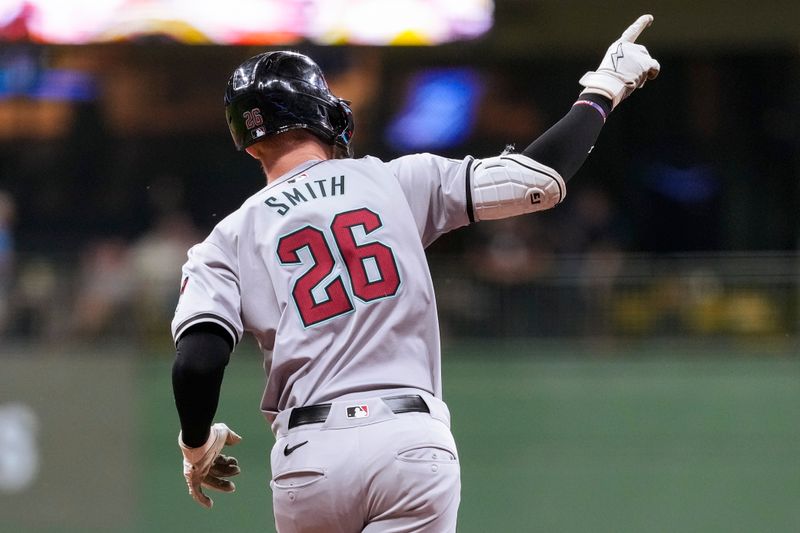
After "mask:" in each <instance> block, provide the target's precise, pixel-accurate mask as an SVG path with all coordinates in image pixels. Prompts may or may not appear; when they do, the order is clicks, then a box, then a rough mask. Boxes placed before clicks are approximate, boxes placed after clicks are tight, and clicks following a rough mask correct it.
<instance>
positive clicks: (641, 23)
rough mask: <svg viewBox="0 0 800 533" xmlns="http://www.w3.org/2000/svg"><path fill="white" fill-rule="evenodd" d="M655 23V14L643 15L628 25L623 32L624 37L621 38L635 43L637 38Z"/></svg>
mask: <svg viewBox="0 0 800 533" xmlns="http://www.w3.org/2000/svg"><path fill="white" fill-rule="evenodd" d="M652 23H653V15H642V16H641V17H639V18H638V19H636V22H634V23H633V24H631V25H630V26H628V29H627V30H625V31H624V32H622V37H621V38H620V40H622V41H627V42H629V43H635V42H636V39H638V38H639V35H641V34H642V32H643V31H644V29H645V28H646V27H648V26H650V25H651V24H652Z"/></svg>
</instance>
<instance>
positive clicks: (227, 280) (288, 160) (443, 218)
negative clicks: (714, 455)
mask: <svg viewBox="0 0 800 533" xmlns="http://www.w3.org/2000/svg"><path fill="white" fill-rule="evenodd" d="M652 20H653V18H652V16H650V15H645V16H642V17H640V18H639V19H638V20H637V21H636V22H634V23H633V25H631V26H630V27H629V28H628V29H627V30H625V32H624V33H623V34H622V36H621V37H620V39H618V40H617V41H615V42H614V43H613V44H612V45H611V47H610V48H609V49H608V51H607V53H606V55H605V57H604V58H603V60H602V62H601V63H600V66H599V68H598V69H597V70H596V71H593V72H588V73H587V74H585V75H584V76H583V77H582V78H581V80H580V84H581V85H582V86H583V90H582V92H581V93H580V96H579V98H578V100H577V101H576V102H575V105H574V106H572V108H571V109H570V111H569V112H568V113H567V114H566V115H565V116H564V118H562V119H561V120H560V121H559V122H558V123H557V124H555V125H554V126H553V127H552V128H551V129H549V130H548V131H547V132H545V133H544V134H543V135H542V136H541V137H540V138H538V139H536V140H535V141H534V142H533V143H532V144H531V145H530V146H528V147H527V148H525V149H524V150H523V151H522V152H521V153H511V152H509V151H506V152H504V153H502V154H500V155H498V156H495V157H488V158H485V159H476V158H473V157H466V158H464V159H461V160H453V159H445V158H443V157H438V156H436V155H431V154H415V155H409V156H405V157H401V158H399V159H395V160H393V161H389V162H384V161H381V160H379V159H376V158H374V157H363V158H361V159H353V158H351V157H350V141H351V138H352V135H353V119H352V115H351V112H350V108H349V107H348V103H347V102H346V101H345V100H342V99H340V98H338V97H336V96H334V95H333V94H331V92H330V90H329V89H328V86H327V84H326V82H325V79H324V78H323V74H322V72H321V71H320V69H319V67H318V66H317V65H316V64H315V63H314V62H313V61H312V60H311V59H309V58H308V57H306V56H304V55H301V54H298V53H294V52H285V51H279V52H267V53H264V54H261V55H258V56H256V57H253V58H251V59H248V60H247V61H245V62H244V63H242V64H241V65H240V66H239V67H238V68H237V69H236V70H235V71H234V72H233V75H232V76H231V78H230V80H229V82H228V86H227V90H226V93H225V110H226V115H227V120H228V125H229V127H230V131H231V134H232V136H233V140H234V143H235V144H236V147H237V149H239V150H246V151H247V153H248V154H249V155H251V156H252V157H254V158H255V159H257V160H258V161H259V162H260V164H261V166H262V167H263V170H264V173H265V175H266V181H267V184H266V186H265V187H264V188H263V189H262V190H261V191H259V192H258V193H256V194H255V195H253V196H252V197H250V198H249V199H247V200H246V201H245V202H244V204H243V205H242V206H241V207H240V208H239V209H238V210H237V211H235V212H234V213H232V214H231V215H229V216H228V217H227V218H225V219H224V220H223V221H222V222H221V223H219V224H218V225H217V227H216V228H214V230H213V231H212V232H211V234H210V235H209V236H208V237H207V238H206V240H205V241H203V242H202V243H200V244H197V245H195V246H194V247H192V248H191V250H190V251H189V254H188V261H187V262H186V264H185V265H184V267H183V276H182V281H181V297H180V301H179V303H178V306H177V310H176V313H175V317H174V320H173V322H172V333H173V336H174V339H175V341H176V345H177V356H176V359H175V363H174V366H173V374H172V377H173V389H174V394H175V402H176V405H177V409H178V414H179V417H180V424H181V433H180V434H179V438H178V442H179V446H180V449H181V451H182V452H183V472H184V476H185V478H186V482H187V484H188V486H189V493H190V494H191V496H192V497H193V498H194V499H195V500H196V501H197V502H198V503H200V504H201V505H203V506H205V507H211V505H212V501H211V499H210V498H209V497H208V496H207V495H206V494H205V493H204V489H205V488H208V489H214V490H218V491H222V492H232V491H233V490H234V485H233V483H232V482H231V481H230V480H229V479H228V478H229V477H230V476H233V475H235V474H237V473H238V472H239V466H238V464H237V462H236V459H234V458H232V457H228V456H226V455H223V454H222V451H223V447H224V446H225V445H233V444H236V443H237V442H239V440H240V438H241V437H239V435H237V434H236V433H235V432H234V431H232V430H231V429H230V428H228V427H227V426H226V425H225V424H222V423H216V424H212V420H213V417H214V414H215V411H216V407H217V402H218V399H219V391H220V387H221V383H222V378H223V371H224V368H225V366H226V364H227V362H228V359H229V356H230V353H231V352H232V350H233V348H234V347H235V346H236V344H237V343H238V342H239V341H240V339H241V338H242V335H243V334H244V332H249V333H250V334H252V335H253V336H255V338H256V340H257V341H258V344H259V346H260V347H261V349H262V351H263V353H264V369H265V371H266V388H265V391H264V395H263V398H262V400H261V409H262V411H263V413H264V415H265V416H266V418H267V420H268V421H269V422H270V424H271V427H272V431H273V432H274V434H275V437H276V442H275V445H274V447H273V448H272V453H271V458H270V459H271V472H272V480H271V483H270V486H271V488H272V495H273V508H274V513H275V525H276V528H277V530H278V531H279V532H281V533H286V532H304V533H310V532H325V533H332V532H342V533H353V532H360V531H363V532H369V533H375V532H388V531H392V532H431V533H442V532H449V531H455V528H456V515H457V510H458V505H459V498H460V469H459V462H458V453H457V450H456V445H455V442H454V441H453V436H452V434H451V432H450V416H449V412H448V409H447V406H446V405H445V403H444V402H443V401H442V383H441V366H440V353H439V331H438V323H437V316H436V305H435V301H434V291H433V285H432V283H431V276H430V273H429V271H428V266H427V263H426V259H425V252H424V250H425V247H427V246H428V245H429V244H431V243H432V242H433V241H434V240H436V238H438V237H439V236H440V235H442V234H444V233H446V232H448V231H450V230H453V229H455V228H458V227H460V226H464V225H467V224H470V223H473V222H477V221H480V220H488V219H498V218H504V217H511V216H516V215H522V214H525V213H532V212H535V211H541V210H544V209H549V208H551V207H553V206H555V205H556V204H558V203H560V202H562V201H563V200H564V197H565V194H566V188H565V184H566V182H567V180H568V179H569V178H570V177H571V176H572V175H573V174H575V172H576V171H577V169H578V168H579V167H580V165H581V164H582V163H583V161H584V160H585V159H586V157H587V154H588V152H589V151H590V149H591V147H592V146H593V144H594V142H595V140H596V138H597V136H598V134H599V133H600V130H601V128H602V127H603V123H604V122H605V120H606V118H607V116H608V115H609V114H610V113H611V111H612V110H613V109H614V108H615V107H616V106H617V105H619V103H620V102H621V101H622V100H623V99H625V98H626V97H627V96H628V95H630V94H631V92H633V90H634V89H636V88H638V87H641V86H642V85H644V83H645V81H646V80H648V79H652V78H655V76H656V75H657V74H658V71H659V68H660V67H659V64H658V62H657V61H655V60H654V59H652V58H651V57H650V55H649V54H648V52H647V50H646V49H645V48H644V47H643V46H641V45H638V44H635V41H636V39H637V37H638V36H639V34H640V33H641V32H642V31H643V30H644V29H645V27H647V26H649V25H650V23H651V22H652Z"/></svg>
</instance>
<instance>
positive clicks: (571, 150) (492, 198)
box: [472, 15, 660, 220]
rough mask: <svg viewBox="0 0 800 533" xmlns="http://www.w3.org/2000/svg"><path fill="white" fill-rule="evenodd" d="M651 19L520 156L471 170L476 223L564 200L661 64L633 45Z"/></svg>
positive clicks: (622, 41) (636, 27)
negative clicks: (607, 128) (614, 120)
mask: <svg viewBox="0 0 800 533" xmlns="http://www.w3.org/2000/svg"><path fill="white" fill-rule="evenodd" d="M652 22H653V16H652V15H643V16H641V17H639V18H638V19H637V20H636V21H635V22H634V23H633V24H631V26H629V27H628V29H627V30H625V31H624V32H623V33H622V35H621V37H620V38H619V39H617V40H616V41H614V43H612V44H611V46H610V47H609V48H608V50H607V51H606V54H605V56H604V57H603V60H602V61H601V63H600V66H599V67H598V69H597V70H596V71H592V72H587V73H586V74H585V75H584V76H583V77H582V78H581V79H580V84H581V85H583V86H584V89H583V91H582V92H581V93H580V96H579V97H578V100H577V101H576V102H575V103H574V104H573V106H572V108H571V109H570V111H569V112H568V113H567V114H566V115H565V116H564V117H563V118H562V119H561V120H560V121H558V122H557V123H556V124H555V125H554V126H553V127H551V128H550V129H548V130H547V131H546V132H545V133H544V134H542V135H541V136H540V137H539V138H538V139H536V140H535V141H534V142H533V143H531V144H530V145H529V146H528V147H527V148H525V150H523V151H522V153H521V154H509V153H507V154H502V155H500V156H498V157H492V158H488V159H484V160H483V161H481V162H480V164H478V165H476V166H475V168H474V169H473V170H474V172H473V178H472V202H473V205H474V218H475V219H476V220H487V219H497V218H506V217H510V216H515V215H521V214H524V213H531V212H534V211H541V210H544V209H549V208H551V207H553V206H555V205H556V204H558V203H560V202H561V201H562V200H563V199H564V197H565V196H566V182H567V181H568V180H569V179H570V178H571V177H572V176H573V175H575V173H576V172H577V171H578V169H579V168H580V167H581V165H583V163H584V161H585V160H586V158H587V157H588V155H589V152H590V151H591V149H592V147H593V146H594V143H595V141H596V140H597V137H598V136H599V135H600V131H601V130H602V129H603V124H604V123H605V121H606V119H607V118H608V116H609V114H610V113H611V111H612V110H613V109H614V108H615V107H616V106H617V105H619V103H620V102H621V101H622V100H624V99H625V98H627V97H628V96H629V95H630V94H631V93H632V92H633V91H634V90H635V89H637V88H639V87H641V86H642V85H644V83H645V81H647V80H648V79H653V78H655V77H656V76H657V75H658V72H659V70H660V65H659V64H658V61H656V60H655V59H653V58H652V57H650V54H649V53H648V51H647V49H646V48H645V47H644V46H642V45H640V44H636V42H635V41H636V39H637V38H638V37H639V36H640V35H641V33H642V32H643V31H644V29H645V28H646V27H647V26H649V25H650V24H652Z"/></svg>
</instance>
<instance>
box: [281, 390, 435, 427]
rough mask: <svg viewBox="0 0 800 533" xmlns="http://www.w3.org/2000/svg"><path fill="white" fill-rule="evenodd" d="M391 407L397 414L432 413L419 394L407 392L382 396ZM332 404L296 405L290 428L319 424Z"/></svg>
mask: <svg viewBox="0 0 800 533" xmlns="http://www.w3.org/2000/svg"><path fill="white" fill-rule="evenodd" d="M381 400H383V401H384V402H385V403H386V405H388V406H389V409H391V410H392V412H393V413H395V414H400V413H430V412H431V410H430V409H429V408H428V404H427V403H425V400H423V399H422V397H421V396H420V395H419V394H406V395H404V396H389V397H388V398H381ZM330 410H331V404H329V403H320V404H317V405H307V406H305V407H295V408H294V409H292V414H291V415H289V429H292V428H296V427H297V426H302V425H305V424H319V423H320V422H325V420H327V419H328V413H329V412H330Z"/></svg>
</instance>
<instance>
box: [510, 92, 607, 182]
mask: <svg viewBox="0 0 800 533" xmlns="http://www.w3.org/2000/svg"><path fill="white" fill-rule="evenodd" d="M580 100H588V101H590V102H593V103H595V104H596V105H598V106H600V107H601V108H602V109H603V111H604V112H605V114H606V116H608V115H609V114H610V113H611V100H609V99H608V98H605V97H603V96H600V95H599V94H584V95H581V97H580ZM604 122H605V120H604V119H603V115H601V114H600V111H599V110H597V109H595V108H594V107H592V106H591V105H575V106H572V108H571V109H570V110H569V112H568V113H567V114H566V115H565V116H564V117H563V118H562V119H561V120H559V121H558V122H556V123H555V124H554V125H553V126H552V127H551V128H550V129H548V130H547V131H546V132H544V133H543V134H542V135H541V136H540V137H539V138H538V139H536V140H535V141H533V142H532V143H531V144H530V146H528V147H527V148H525V150H523V151H522V153H523V154H524V155H526V156H528V157H530V158H531V159H533V160H535V161H537V162H539V163H541V164H543V165H547V166H548V167H550V168H552V169H554V170H555V171H556V172H558V173H559V174H560V175H561V177H562V178H564V181H568V180H569V179H570V178H571V177H572V176H574V175H575V173H576V172H577V171H578V169H579V168H580V167H581V165H583V162H584V161H586V158H587V157H588V156H589V151H591V149H592V147H593V146H594V143H595V141H596V140H597V137H598V136H599V135H600V130H602V129H603V124H604Z"/></svg>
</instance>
